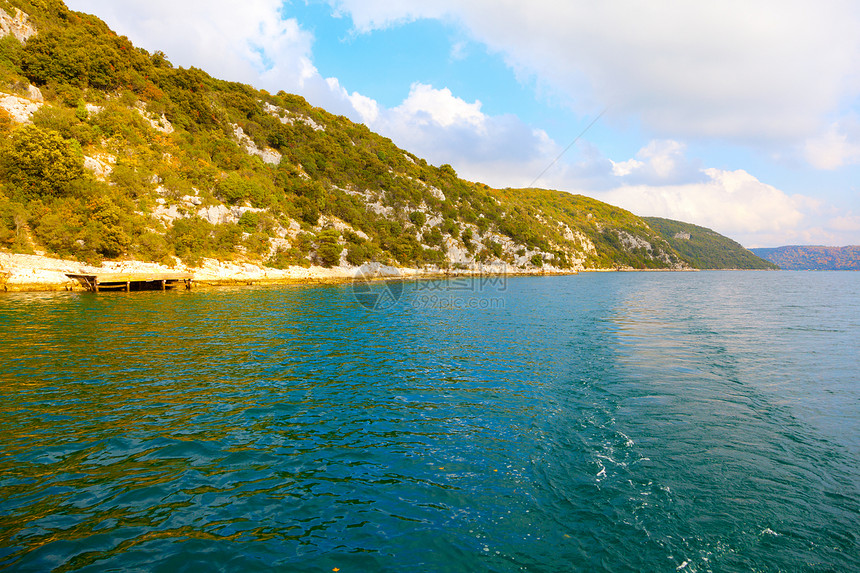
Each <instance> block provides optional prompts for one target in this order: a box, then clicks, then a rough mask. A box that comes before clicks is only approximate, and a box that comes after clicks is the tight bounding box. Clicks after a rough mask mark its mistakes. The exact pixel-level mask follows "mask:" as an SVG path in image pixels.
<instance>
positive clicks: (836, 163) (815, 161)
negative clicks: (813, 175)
mask: <svg viewBox="0 0 860 573" xmlns="http://www.w3.org/2000/svg"><path fill="white" fill-rule="evenodd" d="M804 152H805V156H806V160H807V161H808V162H809V163H810V165H812V166H813V167H815V168H817V169H828V170H832V169H837V168H839V167H842V166H844V165H851V164H856V163H860V122H858V121H857V120H856V118H848V119H846V120H843V121H842V122H837V123H833V124H831V125H830V127H829V128H828V129H827V131H826V132H825V133H824V134H822V135H820V136H818V137H815V138H813V139H810V140H809V141H807V142H806V146H805V148H804Z"/></svg>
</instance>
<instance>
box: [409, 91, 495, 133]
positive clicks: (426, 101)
mask: <svg viewBox="0 0 860 573" xmlns="http://www.w3.org/2000/svg"><path fill="white" fill-rule="evenodd" d="M392 112H393V113H394V114H395V115H399V116H402V117H403V118H408V119H409V120H410V121H412V122H414V123H415V124H416V125H420V126H424V125H429V124H431V123H433V124H436V125H437V126H440V127H451V126H454V125H457V126H471V127H473V128H475V130H476V131H478V132H484V123H485V121H486V116H485V115H484V114H483V113H482V112H481V102H480V101H476V102H474V103H467V102H466V101H464V100H462V99H460V98H458V97H454V94H452V93H451V90H449V89H448V88H443V89H435V88H433V86H429V85H425V84H421V83H414V84H412V87H411V89H410V91H409V97H407V98H406V100H404V101H403V103H402V104H400V105H399V106H398V107H396V108H394V109H393V110H392Z"/></svg>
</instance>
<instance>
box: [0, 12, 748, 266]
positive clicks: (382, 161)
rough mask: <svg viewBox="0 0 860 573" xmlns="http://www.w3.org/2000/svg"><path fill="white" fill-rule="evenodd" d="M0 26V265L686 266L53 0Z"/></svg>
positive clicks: (621, 224) (580, 216)
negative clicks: (5, 260) (0, 260)
mask: <svg viewBox="0 0 860 573" xmlns="http://www.w3.org/2000/svg"><path fill="white" fill-rule="evenodd" d="M0 10H2V12H0V19H2V20H4V22H5V23H6V24H7V26H6V28H9V29H13V30H16V31H15V33H14V34H7V35H6V36H4V37H2V38H0V92H2V93H0V248H4V249H8V250H12V251H15V252H45V253H47V254H52V255H56V256H60V257H68V258H77V259H79V260H85V261H90V262H97V261H99V260H103V259H124V258H127V259H138V260H144V261H156V262H163V263H165V264H169V265H173V264H175V263H176V262H177V261H179V260H181V261H182V262H184V263H186V264H188V265H189V266H195V265H198V264H199V263H200V262H201V261H202V260H203V259H204V258H216V259H220V260H235V261H245V262H253V263H258V264H265V265H268V266H273V267H279V268H284V267H286V266H291V265H301V266H308V265H311V264H321V265H324V266H334V265H359V264H362V263H364V262H367V261H378V262H384V263H391V264H397V265H402V266H413V267H422V266H434V267H446V266H455V267H456V266H464V265H472V264H476V263H483V264H502V263H504V264H507V265H512V266H514V267H517V268H522V269H535V268H541V267H543V268H552V269H562V270H563V269H596V268H634V269H646V268H687V267H688V263H687V262H686V260H690V261H693V260H694V259H693V258H692V257H690V256H689V255H685V256H684V257H682V256H680V255H679V253H678V252H676V250H675V249H677V248H678V247H677V246H675V248H673V244H672V241H671V240H669V239H667V238H664V237H661V236H660V235H659V234H658V233H655V231H653V230H652V229H651V227H649V225H648V224H646V223H645V222H644V221H643V220H642V219H640V218H638V217H636V216H635V215H633V214H631V213H629V212H627V211H624V210H623V209H619V208H617V207H613V206H611V205H607V204H605V203H601V202H599V201H596V200H593V199H589V198H587V197H582V196H577V195H571V194H567V193H562V192H557V191H544V190H536V189H526V190H512V189H491V188H490V187H488V186H486V185H483V184H481V183H474V182H470V181H465V180H463V179H461V178H459V177H458V176H457V174H456V173H455V171H454V169H453V168H451V166H449V165H442V166H433V165H430V164H428V163H427V162H426V161H425V160H423V159H421V158H419V157H416V156H415V155H413V154H411V153H409V152H408V151H405V150H402V149H400V148H398V147H397V146H395V145H394V144H393V142H391V141H390V140H388V139H386V138H384V137H381V136H379V135H378V134H375V133H373V132H371V131H370V130H369V129H368V128H367V127H366V126H364V125H360V124H356V123H353V122H352V121H350V120H348V119H347V118H345V117H343V116H335V115H332V114H330V113H328V112H326V111H325V110H323V109H320V108H316V107H313V106H311V105H310V104H309V103H308V102H307V101H305V100H304V99H303V98H301V97H299V96H296V95H291V94H287V93H285V92H279V93H278V94H270V93H267V92H265V91H261V90H257V89H254V88H253V87H251V86H248V85H243V84H239V83H235V82H229V81H224V80H219V79H215V78H213V77H211V76H210V75H208V74H207V73H206V72H204V71H202V70H199V69H195V68H191V69H184V68H179V67H174V66H173V65H172V64H171V63H170V61H169V60H168V59H167V57H166V56H165V55H164V54H162V53H160V52H156V53H154V54H151V53H149V52H147V51H145V50H142V49H140V48H136V47H134V46H133V45H132V44H131V43H130V42H129V41H128V39H126V38H125V37H120V36H118V35H116V34H115V33H114V32H112V31H111V30H110V29H109V28H108V27H107V26H106V25H105V24H104V23H103V22H101V21H100V20H99V19H98V18H96V17H94V16H89V15H85V14H81V13H76V12H73V11H70V10H69V9H68V8H67V7H66V6H65V5H64V4H63V3H62V2H61V1H60V0H0ZM727 256H728V255H727ZM685 259H686V260H685ZM729 266H738V265H735V264H731V265H729Z"/></svg>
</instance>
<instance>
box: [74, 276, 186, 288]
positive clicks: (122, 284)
mask: <svg viewBox="0 0 860 573" xmlns="http://www.w3.org/2000/svg"><path fill="white" fill-rule="evenodd" d="M66 276H67V277H69V278H70V279H73V280H76V281H78V282H80V283H81V284H82V285H83V286H84V287H86V289H87V290H90V291H92V292H101V291H104V290H113V291H116V290H119V291H125V292H131V291H141V290H172V289H176V288H179V287H180V286H182V285H184V286H185V288H186V289H190V288H191V280H192V279H193V278H194V275H192V274H190V273H99V274H69V273H66Z"/></svg>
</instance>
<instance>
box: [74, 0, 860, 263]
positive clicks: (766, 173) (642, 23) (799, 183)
mask: <svg viewBox="0 0 860 573" xmlns="http://www.w3.org/2000/svg"><path fill="white" fill-rule="evenodd" d="M67 4H68V5H69V6H70V7H71V8H72V9H75V10H80V11H84V12H88V13H92V14H96V15H98V16H99V17H101V18H102V19H104V20H105V21H106V22H107V23H108V24H109V25H110V26H111V27H112V28H114V29H115V30H116V31H117V32H119V33H121V34H124V35H127V36H128V37H129V38H130V39H131V40H132V41H133V42H134V43H135V44H137V45H139V46H142V47H144V48H147V49H149V50H151V51H154V50H162V51H164V52H165V53H166V54H167V56H168V57H169V58H170V60H171V61H172V62H173V63H174V64H175V65H181V66H192V65H193V66H197V67H200V68H203V69H205V70H206V71H208V72H209V73H211V74H212V75H214V76H216V77H220V78H223V79H229V80H234V81H242V82H246V83H249V84H252V85H254V86H256V87H259V88H263V89H267V90H269V91H271V92H277V91H279V90H282V89H283V90H286V91H288V92H291V93H298V94H301V95H303V96H305V97H306V98H307V99H308V100H309V101H310V102H311V103H313V104H314V105H317V106H320V107H323V108H325V109H327V110H329V111H331V112H333V113H337V114H343V115H346V116H348V117H350V118H351V119H353V120H354V121H358V122H361V123H365V124H367V125H368V126H369V127H370V128H371V129H373V130H374V131H376V132H378V133H381V134H383V135H385V136H387V137H390V138H391V139H393V140H394V141H395V143H397V144H398V145H400V146H401V147H403V148H405V149H408V150H409V151H411V152H413V153H415V154H417V155H419V156H421V157H425V158H426V159H427V160H428V161H430V162H431V163H434V164H437V165H438V164H442V163H450V164H451V165H453V166H454V168H455V169H456V170H457V172H458V173H459V174H460V175H461V176H463V177H465V178H467V179H470V180H474V181H482V182H485V183H488V184H490V185H492V186H495V187H523V186H528V185H536V186H541V187H548V188H555V189H562V190H565V191H570V192H573V193H582V194H584V195H589V196H592V197H595V198H598V199H601V200H604V201H607V202H610V203H613V204H616V205H619V206H622V207H624V208H627V209H630V210H631V211H633V212H634V213H636V214H639V215H646V216H647V215H654V216H664V217H669V218H673V219H680V220H684V221H688V222H691V223H696V224H700V225H704V226H707V227H710V228H713V229H715V230H717V231H719V232H721V233H723V234H726V235H728V236H730V237H732V238H734V239H736V240H738V241H739V242H741V243H742V244H744V245H745V246H747V247H756V246H778V245H784V244H828V245H844V244H860V177H858V176H860V34H857V33H856V31H857V30H858V29H860V5H858V4H857V3H856V2H852V1H851V0H814V1H813V0H757V1H756V2H749V1H746V0H744V1H740V0H722V1H721V2H712V1H707V2H704V1H702V2H698V1H680V0H651V1H649V2H641V1H639V0H607V1H604V2H593V1H591V0H566V1H551V0H530V1H529V2H522V1H516V2H515V1H512V0H492V1H491V0H437V1H435V2H433V3H428V2H420V1H418V0H399V1H397V2H395V1H393V0H329V1H325V0H318V1H317V0H308V1H307V2H305V1H304V0H291V1H288V2H284V1H282V0H246V1H245V2H243V3H241V4H239V3H236V2H230V1H227V0H182V1H181V2H177V1H175V0H170V1H168V0H123V1H122V2H116V1H114V0H67ZM601 114H602V115H601ZM598 116H599V119H598V120H597V122H596V123H594V125H593V126H592V127H591V128H590V129H588V130H587V131H586V133H585V134H584V135H583V136H582V137H581V138H580V139H579V140H576V143H574V144H573V145H572V146H571V147H570V148H569V150H568V151H567V152H566V153H564V155H562V157H561V159H559V160H558V161H557V162H556V163H554V164H553V163H552V162H553V160H555V159H556V158H557V157H558V156H559V155H560V154H561V153H562V152H563V151H564V150H565V149H566V148H567V147H568V146H569V145H570V144H571V143H573V142H574V141H575V139H576V137H577V136H578V135H579V134H580V133H581V132H582V131H583V130H584V129H585V128H586V127H587V126H588V125H589V124H590V123H591V122H592V121H593V120H594V119H595V118H597V117H598ZM551 164H552V167H551V168H550V169H548V170H546V171H545V172H544V170H545V169H546V168H547V166H549V165H551ZM541 173H543V175H541ZM539 176H540V177H539Z"/></svg>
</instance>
